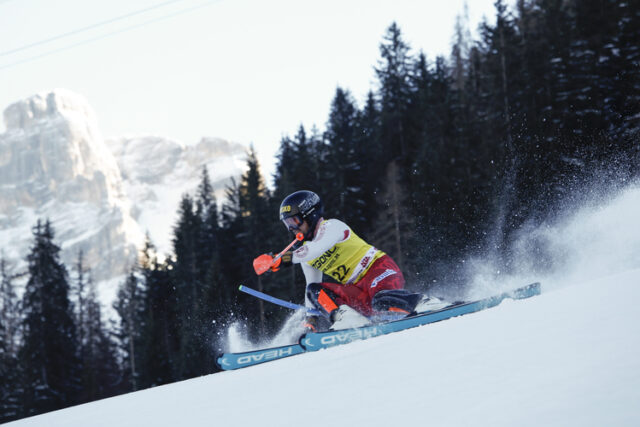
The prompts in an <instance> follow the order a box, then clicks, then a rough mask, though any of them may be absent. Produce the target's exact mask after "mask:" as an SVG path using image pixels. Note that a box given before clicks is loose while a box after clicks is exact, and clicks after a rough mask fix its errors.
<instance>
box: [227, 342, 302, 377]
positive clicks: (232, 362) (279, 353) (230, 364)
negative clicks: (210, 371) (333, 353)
mask: <svg viewBox="0 0 640 427" xmlns="http://www.w3.org/2000/svg"><path fill="white" fill-rule="evenodd" d="M303 352H304V349H303V348H302V347H300V345H299V344H290V345H284V346H281V347H272V348H264V349H261V350H254V351H246V352H244V353H224V354H222V355H221V356H220V357H218V359H217V360H216V364H217V365H218V367H219V368H220V369H222V370H223V371H230V370H233V369H240V368H246V367H247V366H253V365H259V364H260V363H264V362H269V361H271V360H276V359H283V358H285V357H289V356H293V355H295V354H300V353H303Z"/></svg>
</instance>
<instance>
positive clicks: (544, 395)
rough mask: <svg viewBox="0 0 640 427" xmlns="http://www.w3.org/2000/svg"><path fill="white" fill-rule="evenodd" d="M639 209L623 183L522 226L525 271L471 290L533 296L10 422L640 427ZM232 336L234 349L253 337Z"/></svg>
mask: <svg viewBox="0 0 640 427" xmlns="http://www.w3.org/2000/svg"><path fill="white" fill-rule="evenodd" d="M637 218H640V189H638V188H632V189H629V190H627V191H625V192H622V193H621V194H620V195H619V196H618V197H616V198H613V199H611V200H609V201H608V202H607V203H606V204H603V205H602V206H600V207H598V206H595V205H592V206H591V207H588V208H584V209H582V210H580V211H578V212H576V213H575V214H574V215H572V216H570V217H569V216H568V217H566V218H565V219H564V220H562V221H558V222H557V223H556V224H552V225H547V226H545V227H543V228H539V229H537V230H530V231H529V233H528V234H526V235H523V236H522V239H521V240H520V241H519V242H518V245H519V247H518V248H517V249H518V250H519V251H520V256H521V259H520V262H521V263H522V264H521V265H522V269H521V270H520V271H519V273H520V274H518V275H517V276H511V277H504V276H503V275H500V274H496V272H495V271H492V270H491V268H490V267H488V268H486V269H485V270H484V271H483V272H479V274H478V275H477V276H476V280H475V282H474V284H475V285H476V286H475V287H474V288H473V289H474V291H473V292H474V293H476V294H478V295H484V294H487V293H493V292H492V291H493V290H494V289H504V288H506V287H515V286H518V285H523V284H526V283H528V282H531V281H534V280H539V281H541V282H542V295H540V296H536V297H533V298H530V299H527V300H521V301H514V300H506V301H504V302H503V303H502V304H501V305H499V306H498V307H495V308H491V309H488V310H485V311H482V312H478V313H474V314H470V315H467V316H462V317H457V318H453V319H450V320H446V321H443V322H438V323H435V324H431V325H427V326H424V327H419V328H415V329H411V330H406V331H402V332H398V333H394V334H390V335H386V336H382V337H378V338H374V339H370V340H366V341H360V342H355V343H351V344H348V345H345V346H340V347H335V348H331V349H327V350H321V351H318V352H313V353H305V354H301V355H298V356H294V357H291V358H286V359H282V360H278V361H274V362H269V363H265V364H262V365H258V366H255V367H251V368H246V369H242V370H238V371H231V372H222V373H218V374H214V375H210V376H205V377H201V378H196V379H192V380H188V381H183V382H180V383H176V384H171V385H167V386H162V387H157V388H154V389H150V390H145V391H141V392H137V393H130V394H127V395H123V396H118V397H115V398H111V399H105V400H102V401H99V402H93V403H89V404H86V405H81V406H78V407H74V408H69V409H66V410H61V411H57V412H53V413H50V414H44V415H41V416H38V417H33V418H28V419H25V420H20V421H17V422H15V423H11V424H8V425H12V426H13V425H15V426H68V427H75V426H87V425H92V426H114V425H117V426H119V427H125V426H136V427H137V426H140V425H153V426H175V425H188V426H210V425H214V424H218V425H263V426H276V425H278V426H280V425H297V424H302V425H304V426H326V425H347V424H351V425H367V426H389V425H403V424H405V423H412V424H416V423H419V425H437V426H469V425H474V426H475V425H483V426H515V425H517V426H536V427H538V426H541V425H544V426H567V425H579V426H603V425H613V426H638V425H640V409H639V408H638V407H639V405H638V402H640V340H639V339H638V337H640V311H639V310H638V309H637V301H639V300H640V286H638V285H639V284H640V227H638V226H637ZM534 241H535V242H536V244H538V245H539V244H540V242H543V243H544V249H545V250H546V251H547V252H548V253H549V254H551V255H557V256H558V259H561V260H562V262H561V263H556V264H555V265H553V266H552V267H553V268H551V269H550V271H549V272H548V273H546V274H539V276H538V277H532V275H535V274H534V273H535V272H534V269H533V267H532V264H531V263H530V262H529V261H530V260H528V259H527V248H528V247H529V245H531V244H532V242H534ZM530 256H531V254H530V253H529V257H530ZM487 264H488V263H487ZM487 264H485V265H487ZM492 280H494V281H493V282H492ZM294 320H295V319H290V325H293V323H294ZM283 329H284V330H283V332H281V334H280V336H279V337H276V338H275V339H274V340H273V341H272V343H275V342H276V341H277V340H279V339H285V336H286V334H287V333H290V332H289V331H288V330H287V327H285V328H283ZM231 331H232V334H231V335H232V336H230V338H229V345H230V346H232V347H233V346H235V347H237V348H235V349H234V350H236V351H237V350H238V349H240V348H241V347H243V346H247V345H251V344H250V343H247V342H242V341H243V334H242V332H241V330H240V329H238V328H236V329H232V330H231ZM233 334H235V336H234V335H233Z"/></svg>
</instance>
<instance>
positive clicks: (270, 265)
mask: <svg viewBox="0 0 640 427" xmlns="http://www.w3.org/2000/svg"><path fill="white" fill-rule="evenodd" d="M291 256H292V253H291V251H289V252H285V253H284V254H283V255H282V256H281V257H280V258H278V259H277V260H275V261H274V260H273V254H272V253H268V254H262V255H260V256H259V257H257V258H256V259H254V260H253V269H254V270H255V272H256V274H258V275H260V274H263V273H266V272H268V271H273V272H276V271H278V270H280V266H281V265H290V264H291Z"/></svg>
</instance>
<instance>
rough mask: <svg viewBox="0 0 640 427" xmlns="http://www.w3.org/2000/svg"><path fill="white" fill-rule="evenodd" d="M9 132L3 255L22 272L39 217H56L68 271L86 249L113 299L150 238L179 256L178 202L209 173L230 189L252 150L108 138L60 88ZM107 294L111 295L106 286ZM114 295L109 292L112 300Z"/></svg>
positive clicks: (40, 98)
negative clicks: (175, 244) (173, 238)
mask: <svg viewBox="0 0 640 427" xmlns="http://www.w3.org/2000/svg"><path fill="white" fill-rule="evenodd" d="M4 121H5V126H6V132H5V133H3V134H0V244H1V246H0V250H1V251H2V253H3V256H4V257H6V258H7V259H8V260H9V261H10V262H11V264H12V265H13V267H14V270H15V271H16V272H17V271H23V270H24V269H25V268H26V261H25V257H26V255H27V253H28V250H29V244H30V242H31V241H32V233H31V229H32V227H33V226H34V225H35V223H36V221H37V219H38V218H41V219H47V218H48V219H49V220H50V221H51V222H52V225H53V228H54V230H55V232H56V242H58V243H59V244H60V245H61V247H62V258H63V261H64V262H65V264H66V265H67V267H69V268H71V266H72V265H74V263H75V261H76V259H77V256H78V252H79V251H80V250H83V252H84V256H85V264H86V266H88V267H90V268H91V270H92V277H93V279H94V280H95V281H96V282H103V283H104V285H102V289H101V292H102V293H103V294H105V293H107V294H111V296H112V295H113V291H114V289H115V285H116V284H117V281H118V280H119V278H120V277H121V276H122V275H123V274H125V273H126V272H127V271H128V269H129V268H130V267H131V265H132V264H133V263H134V262H135V259H136V256H137V252H138V248H140V247H141V245H142V243H143V241H144V234H145V233H147V232H148V233H149V234H150V236H151V238H152V240H153V241H154V243H155V244H156V246H157V247H158V250H159V252H161V253H166V252H168V251H169V250H170V245H169V244H170V233H171V225H172V224H173V223H174V222H175V219H176V218H175V213H176V211H177V207H178V203H179V199H180V197H181V195H182V194H183V193H185V192H190V193H193V192H195V189H196V187H197V185H198V182H199V180H200V177H201V173H202V168H203V166H205V165H206V166H207V167H208V171H209V174H210V177H211V180H212V182H213V184H214V186H215V188H216V190H218V196H220V195H221V194H222V192H223V187H224V185H225V183H226V182H227V181H228V180H229V179H230V178H231V177H237V176H239V175H240V174H241V172H242V170H243V168H244V163H245V158H246V154H245V153H246V150H245V148H244V147H243V146H241V145H239V144H234V143H230V142H227V141H224V140H221V139H206V138H205V139H203V140H202V141H200V143H198V144H197V145H195V146H187V145H184V144H182V143H180V142H177V141H171V140H169V139H166V138H161V137H149V136H142V137H124V138H116V139H113V140H110V141H108V143H107V142H106V141H105V140H104V138H103V136H102V135H101V132H100V129H99V126H98V121H97V118H96V116H95V114H94V112H93V110H92V109H91V107H90V106H89V104H88V102H87V101H86V100H85V99H84V98H83V97H82V96H80V95H78V94H75V93H72V92H70V91H67V90H61V89H56V90H54V91H52V92H49V93H42V94H38V95H34V96H32V97H30V98H28V99H25V100H22V101H19V102H16V103H14V104H12V105H10V106H9V107H7V108H6V110H5V111H4ZM105 287H106V288H105ZM108 296H109V295H107V299H109V298H108Z"/></svg>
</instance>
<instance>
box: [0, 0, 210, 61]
mask: <svg viewBox="0 0 640 427" xmlns="http://www.w3.org/2000/svg"><path fill="white" fill-rule="evenodd" d="M174 1H180V0H174ZM220 1H222V0H211V1H208V2H205V3H202V4H199V5H197V6H193V7H190V8H186V9H182V10H179V11H177V12H174V13H171V14H168V15H164V16H161V17H159V18H155V19H151V20H149V21H145V22H142V23H140V24H135V25H131V26H129V27H126V28H123V29H121V30H118V31H113V32H110V33H107V34H103V35H101V36H97V37H93V38H90V39H87V40H83V41H81V42H78V43H75V44H72V45H69V46H64V47H61V48H59V49H54V50H50V51H48V52H45V53H42V54H40V55H36V56H32V57H29V58H25V59H22V60H20V61H16V62H11V63H9V64H6V65H2V66H0V70H5V69H7V68H12V67H15V66H16V65H20V64H24V63H25V62H31V61H34V60H36V59H40V58H44V57H47V56H51V55H54V54H56V53H59V52H63V51H65V50H69V49H73V48H75V47H78V46H83V45H86V44H89V43H93V42H95V41H98V40H102V39H105V38H107V37H111V36H114V35H117V34H121V33H124V32H127V31H131V30H135V29H137V28H140V27H144V26H147V25H150V24H155V23H157V22H161V21H166V20H168V19H171V18H174V17H176V16H178V15H183V14H185V13H188V12H192V11H194V10H197V9H201V8H203V7H207V6H210V5H212V4H214V3H218V2H220Z"/></svg>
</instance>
